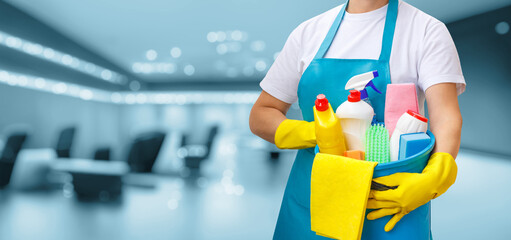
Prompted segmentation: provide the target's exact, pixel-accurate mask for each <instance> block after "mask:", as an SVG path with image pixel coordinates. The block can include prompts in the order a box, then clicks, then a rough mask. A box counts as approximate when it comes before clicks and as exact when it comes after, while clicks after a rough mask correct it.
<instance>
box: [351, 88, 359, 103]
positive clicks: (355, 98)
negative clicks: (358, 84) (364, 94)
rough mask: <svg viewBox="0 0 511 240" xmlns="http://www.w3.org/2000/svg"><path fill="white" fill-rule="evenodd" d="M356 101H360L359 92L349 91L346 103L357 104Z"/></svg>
mask: <svg viewBox="0 0 511 240" xmlns="http://www.w3.org/2000/svg"><path fill="white" fill-rule="evenodd" d="M358 101H360V91H358V90H350V95H349V96H348V102H358Z"/></svg>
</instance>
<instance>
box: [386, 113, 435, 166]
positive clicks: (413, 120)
mask: <svg viewBox="0 0 511 240" xmlns="http://www.w3.org/2000/svg"><path fill="white" fill-rule="evenodd" d="M427 131H428V119H427V118H426V117H424V116H422V115H420V114H419V113H416V112H414V111H412V110H408V111H407V112H405V113H404V114H403V115H402V116H401V117H400V118H399V120H398V121H397V123H396V128H395V129H394V132H393V133H392V136H391V137H390V161H391V162H394V161H397V160H399V159H398V158H399V141H400V140H401V134H407V133H418V132H424V133H425V132H427Z"/></svg>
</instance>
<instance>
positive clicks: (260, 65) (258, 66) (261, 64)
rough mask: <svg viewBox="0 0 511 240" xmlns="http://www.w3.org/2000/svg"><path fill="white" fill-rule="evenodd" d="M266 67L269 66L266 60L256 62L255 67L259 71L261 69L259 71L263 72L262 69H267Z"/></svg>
mask: <svg viewBox="0 0 511 240" xmlns="http://www.w3.org/2000/svg"><path fill="white" fill-rule="evenodd" d="M266 67H267V65H266V62H265V61H264V60H259V61H257V62H256V64H255V69H256V70H257V71H259V72H262V71H264V70H266Z"/></svg>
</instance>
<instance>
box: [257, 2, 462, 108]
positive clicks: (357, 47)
mask: <svg viewBox="0 0 511 240" xmlns="http://www.w3.org/2000/svg"><path fill="white" fill-rule="evenodd" d="M341 8H342V5H341V6H338V7H336V8H333V9H331V10H329V11H327V12H325V13H323V14H320V15H318V16H316V17H314V18H312V19H310V20H307V21H305V22H304V23H302V24H300V26H298V27H297V28H296V29H295V30H294V31H293V32H292V33H291V35H290V36H289V38H288V40H287V42H286V44H285V45H284V48H283V49H282V51H281V53H280V54H279V55H278V57H277V59H276V60H275V62H274V63H273V65H272V66H271V68H270V69H269V71H268V73H267V74H266V77H265V78H264V79H263V80H262V81H261V83H260V86H261V88H262V89H263V90H264V91H266V92H267V93H269V94H270V95H272V96H273V97H275V98H277V99H279V100H281V101H283V102H286V103H294V102H296V101H297V99H298V96H297V90H298V83H299V82H300V78H301V76H302V74H303V73H304V71H305V70H306V69H307V67H308V66H309V64H310V62H311V61H312V59H313V58H314V56H315V55H316V53H317V51H318V49H319V47H320V45H321V43H322V42H323V40H324V38H325V36H326V35H327V32H328V30H329V29H330V27H331V25H332V23H333V21H334V19H335V18H336V16H337V14H338V13H339V11H340V10H341ZM386 13H387V5H386V6H384V7H382V8H379V9H377V10H374V11H371V12H367V13H359V14H350V13H348V12H346V14H345V16H344V19H343V21H342V22H341V26H340V28H339V31H338V33H337V35H336V36H335V38H334V40H333V42H332V45H331V47H330V49H329V51H328V52H327V54H326V56H325V57H326V58H343V59H378V58H379V55H380V52H381V47H382V46H381V45H382V37H383V28H384V24H385V16H386ZM389 64H390V74H391V80H392V83H415V85H416V86H417V95H418V100H419V105H420V110H421V112H422V113H424V99H425V92H426V89H428V88H429V87H431V86H433V85H435V84H438V83H447V82H448V83H456V86H457V89H458V95H459V94H461V93H462V92H463V91H464V90H465V79H464V77H463V73H462V71H461V66H460V60H459V57H458V52H457V50H456V47H455V46H454V42H453V40H452V38H451V35H450V34H449V31H448V30H447V28H446V26H445V24H443V23H442V22H440V21H439V20H437V19H435V18H433V17H431V16H429V15H427V14H426V13H424V12H422V11H420V10H418V9H417V8H415V7H413V6H411V5H409V4H408V3H406V2H402V1H399V8H398V16H397V22H396V29H395V33H394V40H393V44H392V52H391V56H390V63H389Z"/></svg>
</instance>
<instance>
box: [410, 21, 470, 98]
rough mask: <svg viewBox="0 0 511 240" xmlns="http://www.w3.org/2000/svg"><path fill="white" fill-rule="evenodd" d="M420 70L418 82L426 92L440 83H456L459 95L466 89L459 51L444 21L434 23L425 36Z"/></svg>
mask: <svg viewBox="0 0 511 240" xmlns="http://www.w3.org/2000/svg"><path fill="white" fill-rule="evenodd" d="M418 72H419V78H418V84H419V87H420V88H421V89H422V90H423V91H424V92H426V90H427V89H428V88H429V87H431V86H433V85H435V84H439V83H456V88H457V91H458V95H460V94H461V93H463V92H464V91H465V86H466V83H465V78H464V77H463V73H462V70H461V64H460V59H459V57H458V51H457V50H456V46H455V45H454V41H453V40H452V37H451V34H450V33H449V30H447V27H446V26H445V24H443V23H442V22H437V23H434V24H433V25H432V26H431V28H430V29H428V30H427V32H426V34H425V36H424V44H423V45H422V55H421V58H420V60H419V66H418Z"/></svg>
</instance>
